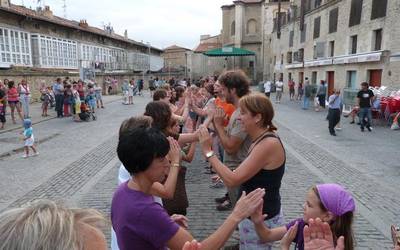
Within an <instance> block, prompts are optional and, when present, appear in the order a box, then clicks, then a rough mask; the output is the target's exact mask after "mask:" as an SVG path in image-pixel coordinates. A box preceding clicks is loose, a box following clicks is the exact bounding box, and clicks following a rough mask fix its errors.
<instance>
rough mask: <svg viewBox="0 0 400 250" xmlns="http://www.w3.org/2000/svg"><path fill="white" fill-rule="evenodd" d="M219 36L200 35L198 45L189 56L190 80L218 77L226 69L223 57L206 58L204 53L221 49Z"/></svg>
mask: <svg viewBox="0 0 400 250" xmlns="http://www.w3.org/2000/svg"><path fill="white" fill-rule="evenodd" d="M221 47H222V43H221V36H220V35H217V36H210V35H202V36H201V37H200V44H199V45H198V46H197V47H196V48H195V49H194V50H193V52H192V53H190V55H189V62H190V67H189V69H190V74H189V75H190V78H191V79H198V78H200V77H203V76H211V75H219V74H221V73H222V71H223V70H225V69H226V67H227V65H226V64H227V62H226V60H225V58H224V57H208V56H206V55H204V53H205V52H207V51H209V50H212V49H217V48H221Z"/></svg>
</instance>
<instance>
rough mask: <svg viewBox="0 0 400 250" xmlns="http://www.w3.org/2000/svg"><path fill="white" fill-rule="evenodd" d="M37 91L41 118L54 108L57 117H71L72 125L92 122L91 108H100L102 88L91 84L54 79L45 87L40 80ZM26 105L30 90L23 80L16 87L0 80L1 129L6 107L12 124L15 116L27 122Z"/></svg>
mask: <svg viewBox="0 0 400 250" xmlns="http://www.w3.org/2000/svg"><path fill="white" fill-rule="evenodd" d="M39 91H40V101H41V103H42V106H41V108H42V114H41V115H42V117H46V116H49V114H48V110H49V108H55V111H56V112H57V118H62V117H71V116H72V117H73V120H74V121H76V122H80V121H87V120H88V119H89V118H94V119H95V116H94V115H93V114H94V113H95V108H104V104H103V99H102V88H101V87H100V86H99V85H97V84H96V83H95V82H93V81H85V82H84V81H82V80H78V81H72V80H70V79H69V78H68V77H66V78H65V79H64V80H63V79H61V78H57V79H56V80H55V82H54V83H53V84H50V85H48V86H47V85H46V83H45V82H44V81H42V83H41V86H40V89H39ZM30 104H31V89H30V86H29V84H28V82H27V81H26V80H25V79H22V80H21V82H19V83H18V84H17V83H15V81H13V80H9V79H4V81H3V82H2V81H0V123H1V127H0V129H4V127H5V124H6V111H7V108H8V107H9V110H10V115H11V120H12V123H13V124H17V119H16V114H15V113H17V115H18V118H19V119H20V120H21V122H22V123H23V122H24V119H31V114H30Z"/></svg>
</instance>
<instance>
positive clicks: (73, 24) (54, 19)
mask: <svg viewBox="0 0 400 250" xmlns="http://www.w3.org/2000/svg"><path fill="white" fill-rule="evenodd" d="M0 11H5V12H9V13H13V14H17V15H21V16H26V17H30V18H32V19H36V20H42V21H46V22H50V23H54V24H57V25H61V26H64V27H68V28H72V29H77V30H82V31H86V32H89V33H93V34H97V35H101V36H105V37H109V38H112V39H115V40H119V41H124V42H128V43H131V44H134V45H138V46H143V47H148V45H147V44H144V43H141V42H137V41H135V40H132V39H129V38H125V37H124V36H121V35H118V34H115V33H113V32H107V31H105V30H103V29H100V28H97V27H92V26H89V25H87V23H86V21H85V24H86V25H80V22H77V21H75V20H69V19H65V18H62V17H59V16H55V15H53V14H52V12H51V11H50V9H49V8H48V7H46V8H45V9H44V10H41V11H36V10H32V9H29V8H26V7H24V6H21V5H15V4H10V7H9V8H8V7H3V6H0ZM46 12H47V14H46ZM151 48H152V49H154V50H158V51H160V52H161V51H162V50H161V49H159V48H156V47H151Z"/></svg>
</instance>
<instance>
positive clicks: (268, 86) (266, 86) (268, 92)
mask: <svg viewBox="0 0 400 250" xmlns="http://www.w3.org/2000/svg"><path fill="white" fill-rule="evenodd" d="M264 93H265V95H266V96H267V97H268V98H269V96H270V95H271V82H270V81H266V82H265V83H264Z"/></svg>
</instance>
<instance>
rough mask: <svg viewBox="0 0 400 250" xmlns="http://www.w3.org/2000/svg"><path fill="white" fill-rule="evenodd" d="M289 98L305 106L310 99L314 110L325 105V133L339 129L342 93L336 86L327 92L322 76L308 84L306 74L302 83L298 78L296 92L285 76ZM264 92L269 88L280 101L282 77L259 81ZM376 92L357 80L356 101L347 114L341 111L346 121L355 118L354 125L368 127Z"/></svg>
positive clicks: (277, 101)
mask: <svg viewBox="0 0 400 250" xmlns="http://www.w3.org/2000/svg"><path fill="white" fill-rule="evenodd" d="M287 85H288V89H289V99H290V101H295V100H297V101H300V102H301V106H302V109H304V110H308V109H309V108H310V103H312V105H313V107H314V109H315V111H316V112H319V111H320V110H321V109H322V110H325V109H326V107H327V106H328V115H327V117H326V119H327V120H328V128H329V133H330V134H331V135H332V136H336V130H341V129H342V128H341V126H340V117H341V115H342V113H343V105H344V104H343V97H342V95H341V91H340V89H339V88H337V89H333V91H332V94H331V95H329V96H328V88H327V84H326V82H325V80H321V81H320V84H319V85H316V84H310V81H309V79H308V77H306V78H305V81H304V84H303V83H302V82H299V83H298V84H297V94H296V83H295V82H294V81H293V80H292V79H289V81H288V84H287ZM262 86H263V89H264V93H265V95H266V96H267V97H270V96H271V92H272V90H273V88H274V89H275V92H276V97H275V102H276V103H277V104H279V103H281V99H282V93H283V89H284V83H283V81H282V78H281V79H279V80H277V81H276V82H275V83H274V84H272V83H271V81H265V82H264V83H263V84H262ZM375 102H376V96H375V95H374V93H373V91H372V90H371V89H370V88H369V84H368V83H367V82H362V83H361V84H360V90H359V91H358V93H357V97H356V105H354V107H353V108H352V110H351V111H350V112H349V113H348V114H344V116H345V117H348V116H350V117H351V121H350V124H354V123H355V118H356V117H358V118H359V122H358V123H357V125H360V129H361V132H364V130H365V128H366V129H367V130H368V131H369V132H371V131H372V126H371V124H372V109H373V108H374V107H375V109H376V104H375Z"/></svg>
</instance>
